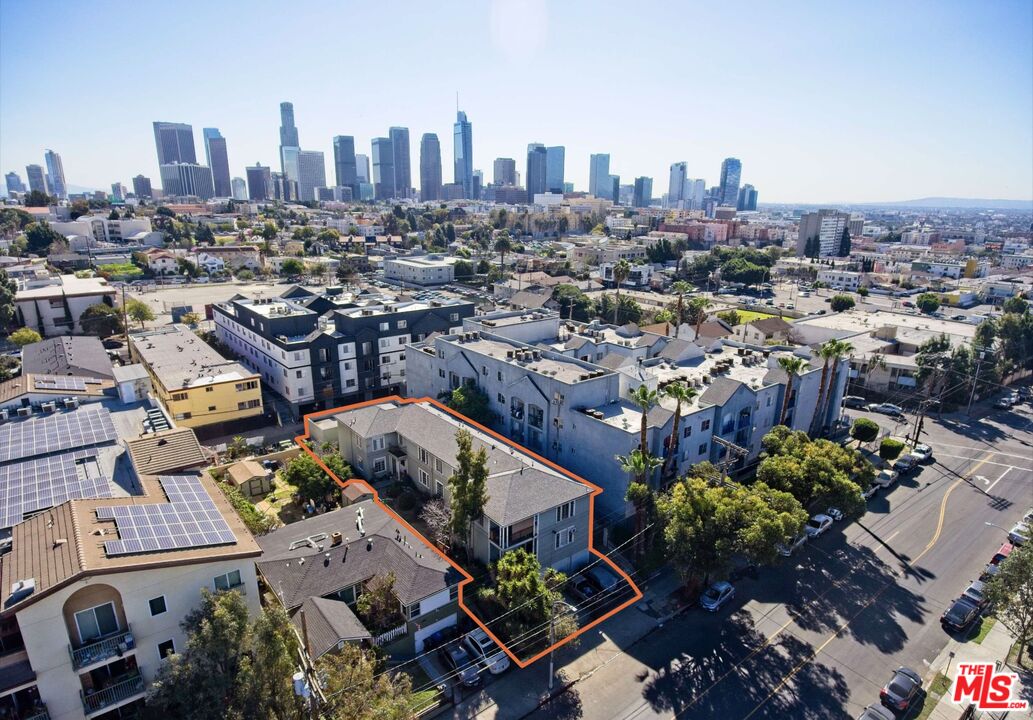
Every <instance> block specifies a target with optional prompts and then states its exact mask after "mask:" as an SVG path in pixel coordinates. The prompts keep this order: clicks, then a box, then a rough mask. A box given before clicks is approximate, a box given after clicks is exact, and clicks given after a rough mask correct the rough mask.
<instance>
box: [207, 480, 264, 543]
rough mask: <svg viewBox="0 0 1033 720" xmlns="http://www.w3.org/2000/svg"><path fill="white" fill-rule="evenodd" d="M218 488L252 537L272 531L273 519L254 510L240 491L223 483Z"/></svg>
mask: <svg viewBox="0 0 1033 720" xmlns="http://www.w3.org/2000/svg"><path fill="white" fill-rule="evenodd" d="M219 487H220V488H221V489H222V494H223V495H225V496H226V498H227V499H228V500H229V501H230V505H232V506H233V509H234V510H236V511H237V515H240V519H241V520H243V521H244V525H245V526H246V527H247V529H248V530H250V531H251V534H252V535H264V534H266V533H267V532H269V531H270V530H272V529H273V525H275V522H274V521H273V519H272V518H271V517H269V516H268V515H266V514H265V513H263V512H262V511H260V510H259V509H258V508H256V507H255V506H254V505H253V504H252V503H251V501H250V500H248V499H247V498H246V497H244V494H243V493H241V492H240V490H238V489H237V488H235V487H233V486H232V485H227V484H226V483H223V482H220V483H219Z"/></svg>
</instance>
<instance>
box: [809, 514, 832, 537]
mask: <svg viewBox="0 0 1033 720" xmlns="http://www.w3.org/2000/svg"><path fill="white" fill-rule="evenodd" d="M832 522H833V521H832V518H830V517H829V516H828V515H824V514H819V515H815V516H814V517H812V518H811V519H810V520H808V521H807V524H806V525H804V526H803V531H804V532H805V533H807V536H808V537H811V538H816V537H819V536H821V535H822V534H823V533H824V532H825V531H826V530H828V529H829V528H830V527H832Z"/></svg>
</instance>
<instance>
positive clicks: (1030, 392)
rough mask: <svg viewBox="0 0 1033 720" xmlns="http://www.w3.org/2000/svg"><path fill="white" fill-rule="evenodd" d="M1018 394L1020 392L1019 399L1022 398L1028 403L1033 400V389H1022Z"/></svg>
mask: <svg viewBox="0 0 1033 720" xmlns="http://www.w3.org/2000/svg"><path fill="white" fill-rule="evenodd" d="M1018 392H1019V397H1020V398H1022V399H1023V400H1025V401H1027V402H1028V401H1030V400H1033V388H1029V387H1020V388H1019V390H1018Z"/></svg>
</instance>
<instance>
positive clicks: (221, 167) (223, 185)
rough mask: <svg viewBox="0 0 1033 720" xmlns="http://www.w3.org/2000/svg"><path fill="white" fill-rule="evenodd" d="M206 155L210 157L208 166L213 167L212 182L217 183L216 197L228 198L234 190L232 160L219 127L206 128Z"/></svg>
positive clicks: (204, 132) (203, 130) (202, 131)
mask: <svg viewBox="0 0 1033 720" xmlns="http://www.w3.org/2000/svg"><path fill="white" fill-rule="evenodd" d="M201 135H202V136H203V137H204V155H205V157H206V158H207V159H208V167H210V168H211V169H212V182H214V183H215V197H221V198H223V197H224V198H228V197H229V196H230V195H231V194H232V192H233V190H232V188H231V187H230V161H229V158H228V156H227V155H226V138H224V137H223V136H222V134H221V133H220V132H219V128H204V129H202V130H201Z"/></svg>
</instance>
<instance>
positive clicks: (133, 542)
mask: <svg viewBox="0 0 1033 720" xmlns="http://www.w3.org/2000/svg"><path fill="white" fill-rule="evenodd" d="M158 480H159V482H161V486H162V488H163V489H164V490H165V494H166V495H167V496H168V498H169V502H167V503H154V504H149V505H115V506H112V507H100V508H97V519H98V520H114V521H115V527H116V529H117V530H118V540H108V541H106V542H105V543H104V550H105V552H107V554H108V555H109V556H116V555H133V554H137V553H147V552H160V551H162V550H185V549H189V548H198V547H210V546H213V545H229V544H232V543H235V542H236V541H237V538H236V537H235V536H234V535H233V531H232V530H230V527H229V525H228V524H227V523H226V520H225V519H224V518H223V516H222V513H221V512H219V508H218V507H216V505H215V502H214V501H213V500H212V498H211V496H210V495H208V493H207V491H205V489H204V486H203V485H202V484H201V480H200V479H199V478H198V477H196V476H194V475H163V476H161V477H159V478H158Z"/></svg>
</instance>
